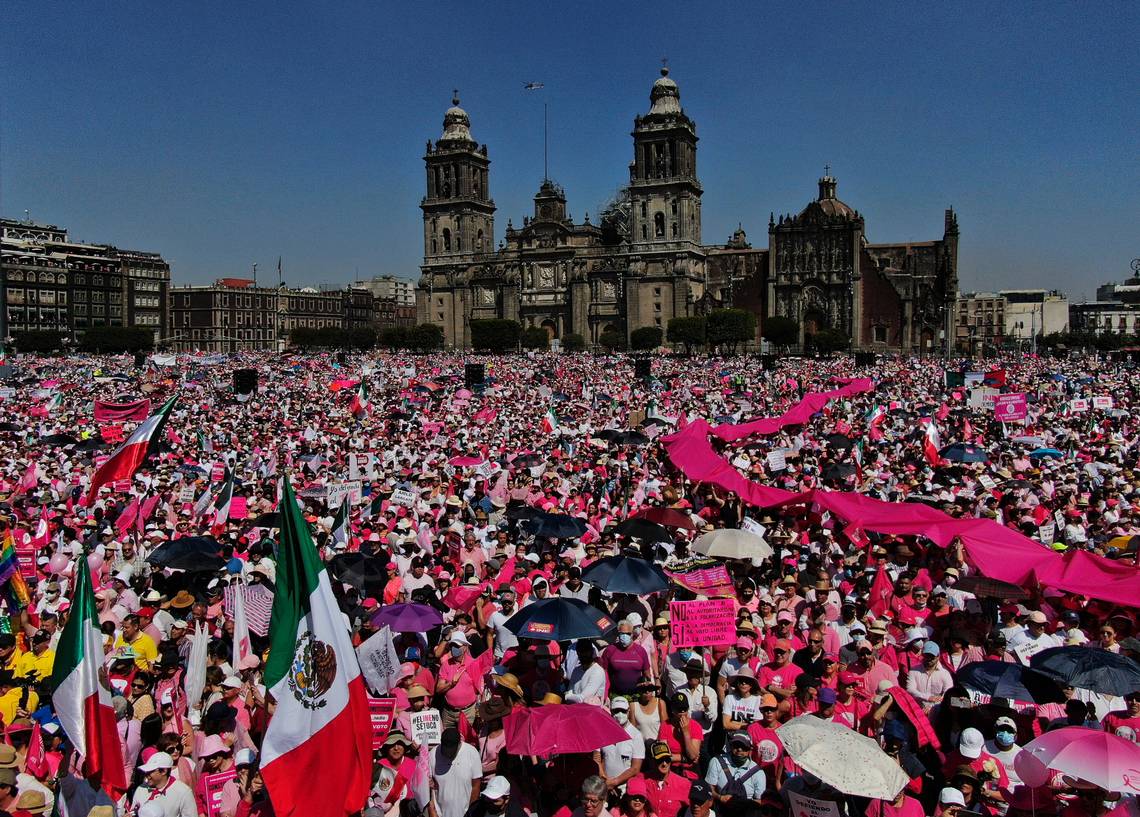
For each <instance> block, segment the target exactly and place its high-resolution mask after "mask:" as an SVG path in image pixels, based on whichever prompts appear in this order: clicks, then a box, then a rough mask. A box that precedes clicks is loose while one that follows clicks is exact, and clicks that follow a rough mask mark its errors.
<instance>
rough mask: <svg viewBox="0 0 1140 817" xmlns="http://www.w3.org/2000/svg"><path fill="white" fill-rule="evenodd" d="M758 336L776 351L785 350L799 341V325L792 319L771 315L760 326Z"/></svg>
mask: <svg viewBox="0 0 1140 817" xmlns="http://www.w3.org/2000/svg"><path fill="white" fill-rule="evenodd" d="M760 335H761V336H762V337H763V338H764V340H766V341H768V342H769V343H770V344H772V345H773V346H775V347H776V348H777V349H787V348H788V347H789V346H794V345H795V344H796V341H797V340H798V339H799V336H800V325H799V324H798V323H797V322H796V321H795V320H794V319H793V318H788V317H785V316H784V315H773V316H772V317H770V318H765V319H764V321H763V323H761V324H760Z"/></svg>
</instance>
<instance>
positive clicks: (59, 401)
mask: <svg viewBox="0 0 1140 817" xmlns="http://www.w3.org/2000/svg"><path fill="white" fill-rule="evenodd" d="M62 405H63V392H60V391H53V392H52V393H51V397H49V398H48V400H47V403H46V404H45V406H44V407H45V408H46V409H47V410H48V411H56V410H57V409H58V408H59V407H60V406H62Z"/></svg>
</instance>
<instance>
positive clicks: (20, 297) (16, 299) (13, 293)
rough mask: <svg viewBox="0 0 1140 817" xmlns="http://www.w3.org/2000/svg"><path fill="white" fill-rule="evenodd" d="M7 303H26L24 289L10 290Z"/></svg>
mask: <svg viewBox="0 0 1140 817" xmlns="http://www.w3.org/2000/svg"><path fill="white" fill-rule="evenodd" d="M7 301H8V303H10V304H22V303H24V290H22V289H9V290H8V296H7Z"/></svg>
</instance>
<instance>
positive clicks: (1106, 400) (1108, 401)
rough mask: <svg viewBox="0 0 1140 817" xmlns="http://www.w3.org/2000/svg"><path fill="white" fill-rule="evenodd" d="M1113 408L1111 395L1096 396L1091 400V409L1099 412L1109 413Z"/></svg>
mask: <svg viewBox="0 0 1140 817" xmlns="http://www.w3.org/2000/svg"><path fill="white" fill-rule="evenodd" d="M1112 406H1113V403H1112V395H1111V394H1098V395H1095V396H1094V397H1093V399H1092V407H1093V408H1094V409H1099V410H1100V411H1109V410H1110V409H1111V408H1112Z"/></svg>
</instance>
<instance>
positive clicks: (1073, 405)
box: [1069, 397, 1089, 414]
mask: <svg viewBox="0 0 1140 817" xmlns="http://www.w3.org/2000/svg"><path fill="white" fill-rule="evenodd" d="M1088 410H1089V401H1088V400H1086V399H1085V398H1083V397H1078V398H1077V399H1076V400H1070V401H1069V413H1070V414H1082V413H1084V412H1086V411H1088Z"/></svg>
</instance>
